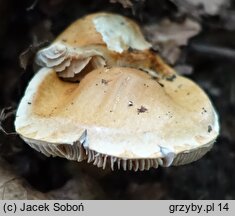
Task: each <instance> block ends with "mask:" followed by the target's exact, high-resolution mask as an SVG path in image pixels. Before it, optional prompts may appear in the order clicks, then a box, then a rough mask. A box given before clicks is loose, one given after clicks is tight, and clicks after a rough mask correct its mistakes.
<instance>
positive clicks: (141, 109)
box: [137, 106, 148, 114]
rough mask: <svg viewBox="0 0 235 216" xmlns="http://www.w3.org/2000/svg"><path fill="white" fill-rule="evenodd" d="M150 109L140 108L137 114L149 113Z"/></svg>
mask: <svg viewBox="0 0 235 216" xmlns="http://www.w3.org/2000/svg"><path fill="white" fill-rule="evenodd" d="M147 111H148V109H147V108H146V107H144V106H141V107H140V108H138V109H137V113H138V114H140V113H144V112H147Z"/></svg>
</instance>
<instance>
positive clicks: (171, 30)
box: [144, 18, 201, 64]
mask: <svg viewBox="0 0 235 216" xmlns="http://www.w3.org/2000/svg"><path fill="white" fill-rule="evenodd" d="M200 31H201V26H200V24H199V23H197V22H195V21H193V20H191V19H189V18H187V19H185V20H184V22H182V23H176V22H172V21H170V20H169V19H164V20H162V22H160V23H156V24H151V25H146V26H145V27H144V32H145V35H146V36H147V38H148V40H149V41H150V42H151V43H152V45H153V47H156V48H157V49H158V50H159V51H160V53H161V55H162V57H163V58H165V59H166V60H167V62H168V63H170V64H175V62H176V61H177V59H178V58H179V56H180V53H181V50H180V46H185V45H187V43H188V40H189V39H190V38H191V37H193V36H195V35H197V34H198V33H199V32H200Z"/></svg>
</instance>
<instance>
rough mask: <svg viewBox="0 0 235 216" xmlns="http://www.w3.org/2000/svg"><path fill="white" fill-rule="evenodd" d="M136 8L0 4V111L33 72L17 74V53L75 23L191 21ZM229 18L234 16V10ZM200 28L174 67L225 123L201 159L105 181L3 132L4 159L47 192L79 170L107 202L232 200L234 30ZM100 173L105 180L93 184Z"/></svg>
mask: <svg viewBox="0 0 235 216" xmlns="http://www.w3.org/2000/svg"><path fill="white" fill-rule="evenodd" d="M134 2H136V3H135V4H134V8H132V9H124V8H123V7H122V6H121V5H120V4H111V3H109V1H108V0H107V1H104V0H96V1H93V0H80V1H77V0H70V1H66V0H48V1H46V0H41V1H40V0H39V1H38V2H37V1H36V2H35V1H32V0H31V1H30V0H28V1H27V0H21V1H17V0H15V1H14V0H10V1H8V0H2V1H0V27H1V29H0V50H1V52H0V69H1V72H0V109H2V108H5V107H9V106H11V107H13V108H16V107H17V104H18V103H19V100H20V98H21V97H22V95H23V93H24V90H25V87H26V85H27V83H28V81H29V80H30V78H31V77H32V76H33V74H34V71H35V69H34V67H35V66H34V65H30V66H28V67H27V69H26V70H25V71H24V70H23V69H22V68H20V65H19V55H20V53H22V52H23V51H24V50H25V49H27V48H28V47H29V45H31V44H33V43H38V42H44V41H51V40H52V39H53V38H54V37H55V36H56V35H57V34H58V33H59V32H61V31H62V30H63V29H64V28H65V27H66V26H67V25H68V24H69V23H71V22H72V21H74V20H75V19H76V18H79V17H81V16H83V15H85V14H88V13H92V12H96V11H114V12H117V13H120V14H123V15H127V16H129V17H132V18H133V19H135V20H136V21H138V22H139V23H140V24H141V25H142V24H145V23H150V22H158V21H159V20H160V19H161V18H163V17H168V18H171V19H173V20H175V21H179V20H180V19H183V18H184V16H187V15H185V14H179V13H177V8H176V6H175V5H174V4H173V3H172V2H171V1H163V0H162V1H160V0H158V1H155V0H147V1H146V2H145V4H144V2H141V1H134ZM34 3H35V6H34ZM30 6H32V7H31V8H30ZM229 10H230V11H235V7H234V5H231V7H230V8H229ZM199 22H200V24H201V25H202V28H203V30H202V32H201V33H200V34H199V35H197V36H196V37H194V38H193V39H191V40H190V42H189V44H188V45H187V46H185V47H184V48H183V51H182V54H181V57H180V59H179V60H178V62H177V64H187V65H191V66H192V67H193V71H194V72H193V73H192V74H191V75H188V77H190V78H192V79H193V80H194V81H195V82H197V83H198V84H199V85H200V86H201V87H202V88H203V89H204V90H205V91H206V92H207V93H208V94H209V96H210V98H211V100H212V101H213V103H214V105H215V107H216V109H217V111H218V113H219V116H220V122H221V134H220V136H219V138H218V140H217V141H216V143H215V146H214V148H213V149H212V150H211V151H210V152H209V153H208V154H207V155H206V156H204V157H203V158H202V159H200V160H199V161H197V162H194V163H192V164H189V165H185V166H180V167H170V168H159V169H157V170H155V169H151V170H150V171H144V172H124V171H115V172H110V173H107V174H106V173H105V174H102V172H104V171H102V170H101V169H98V168H97V169H96V168H95V169H93V170H92V171H90V169H91V166H88V167H85V168H84V166H85V165H84V164H83V163H81V164H78V163H77V164H75V163H74V162H70V161H67V160H65V159H61V158H47V157H45V156H44V155H42V154H40V153H38V152H36V151H34V150H33V149H31V148H30V147H29V146H28V145H26V144H25V143H24V142H23V141H22V140H21V139H20V138H19V137H18V136H16V135H6V134H4V133H3V132H0V156H1V157H2V158H4V159H5V160H7V161H8V162H10V164H12V166H13V167H14V168H15V170H16V172H17V174H18V175H20V176H23V177H24V178H26V180H27V181H28V182H29V183H30V184H31V185H32V186H33V187H34V188H36V189H37V190H39V191H43V192H46V191H49V190H52V189H56V188H59V187H61V186H62V185H64V184H65V183H66V182H67V181H68V180H69V179H71V178H73V176H74V175H75V174H73V172H72V171H71V170H73V171H74V172H75V170H76V169H75V168H77V169H78V170H79V172H87V173H88V174H89V175H90V176H91V177H92V178H95V179H96V181H97V182H98V184H100V185H101V187H102V189H103V191H104V193H105V195H106V198H107V199H235V184H234V182H235V172H234V171H235V73H234V72H235V71H234V70H235V54H234V53H235V40H234V38H235V29H233V28H232V27H231V28H228V27H226V26H228V25H225V24H226V23H225V22H227V24H228V22H230V20H229V19H228V18H227V20H226V19H225V20H224V19H222V18H221V16H220V14H217V15H215V16H202V17H201V18H200V20H199ZM13 121H14V115H13V116H11V117H9V118H8V119H7V120H6V121H4V122H3V123H4V128H5V129H6V130H7V131H8V132H11V131H14V128H13ZM68 167H73V168H72V169H71V168H68ZM94 170H95V171H94ZM97 172H99V173H101V174H100V175H99V176H96V175H95V174H94V173H97ZM0 178H1V176H0Z"/></svg>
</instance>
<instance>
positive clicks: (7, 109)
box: [0, 107, 17, 135]
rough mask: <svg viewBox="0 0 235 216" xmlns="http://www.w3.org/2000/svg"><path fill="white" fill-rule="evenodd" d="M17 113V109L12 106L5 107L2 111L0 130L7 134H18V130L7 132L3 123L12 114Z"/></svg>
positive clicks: (0, 113)
mask: <svg viewBox="0 0 235 216" xmlns="http://www.w3.org/2000/svg"><path fill="white" fill-rule="evenodd" d="M15 113H16V109H15V108H12V107H5V108H3V109H2V110H1V112H0V131H2V132H3V133H4V134H6V135H16V134H17V133H16V132H7V131H6V130H5V129H4V127H3V125H2V123H3V122H4V121H5V120H6V119H7V118H9V117H10V116H11V115H14V114H15Z"/></svg>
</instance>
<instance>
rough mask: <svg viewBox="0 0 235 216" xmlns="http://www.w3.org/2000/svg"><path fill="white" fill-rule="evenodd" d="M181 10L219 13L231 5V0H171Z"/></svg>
mask: <svg viewBox="0 0 235 216" xmlns="http://www.w3.org/2000/svg"><path fill="white" fill-rule="evenodd" d="M171 1H172V2H174V3H175V4H176V5H177V6H178V8H179V10H180V11H181V12H184V13H187V14H190V13H191V14H192V15H196V16H200V15H211V16H213V15H217V14H219V13H220V11H221V9H223V8H227V7H228V6H229V5H230V0H206V1H205V0H171Z"/></svg>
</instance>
